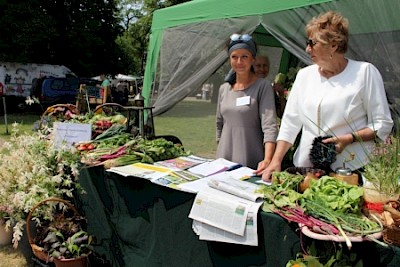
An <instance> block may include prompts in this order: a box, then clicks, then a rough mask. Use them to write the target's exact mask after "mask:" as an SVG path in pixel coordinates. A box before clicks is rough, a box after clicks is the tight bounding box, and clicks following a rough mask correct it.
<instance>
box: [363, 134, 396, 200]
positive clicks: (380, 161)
mask: <svg viewBox="0 0 400 267" xmlns="http://www.w3.org/2000/svg"><path fill="white" fill-rule="evenodd" d="M399 153H400V139H399V137H398V136H396V137H392V138H391V141H390V143H389V144H385V143H376V144H375V147H374V149H373V152H372V153H371V154H368V158H369V163H368V164H367V165H366V166H365V167H364V173H363V175H364V177H365V179H366V180H367V181H368V182H370V183H372V185H373V186H374V187H375V188H376V189H377V190H378V191H379V192H380V193H384V194H387V195H388V196H392V195H396V194H399V193H400V184H399V177H400V163H399V162H400V161H399Z"/></svg>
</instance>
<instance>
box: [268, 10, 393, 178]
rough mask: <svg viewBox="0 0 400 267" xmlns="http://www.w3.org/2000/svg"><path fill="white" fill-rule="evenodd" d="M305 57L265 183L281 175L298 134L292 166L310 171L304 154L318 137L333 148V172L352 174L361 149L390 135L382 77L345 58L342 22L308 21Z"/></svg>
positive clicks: (361, 159)
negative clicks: (344, 170) (277, 173)
mask: <svg viewBox="0 0 400 267" xmlns="http://www.w3.org/2000/svg"><path fill="white" fill-rule="evenodd" d="M306 33H307V37H308V38H307V43H306V52H307V53H308V54H309V55H310V56H311V59H312V61H313V62H314V64H313V65H311V66H308V67H305V68H302V69H301V70H300V71H299V73H298V74H297V76H296V80H295V82H294V84H293V87H292V90H291V93H290V95H289V98H288V101H287V104H286V108H285V113H284V115H283V118H282V122H281V126H280V130H279V134H278V138H277V147H276V150H275V153H274V156H273V158H272V161H271V163H270V164H269V166H268V167H267V168H266V169H265V171H264V173H263V174H262V178H263V180H266V181H267V180H269V179H270V178H271V174H272V173H273V172H274V171H280V170H281V164H282V160H283V158H284V156H285V154H286V153H287V151H288V150H289V148H290V147H291V146H292V145H293V143H294V141H295V139H296V136H297V135H298V133H299V132H300V130H301V131H302V134H301V139H300V144H299V146H298V148H297V150H296V152H295V155H294V158H293V163H294V165H295V166H296V167H312V163H311V161H310V149H311V147H312V142H313V140H314V139H315V138H316V137H319V136H322V137H323V136H325V137H327V136H332V137H330V138H325V139H324V140H323V141H322V142H323V143H326V144H327V143H333V144H334V148H335V150H336V153H337V154H336V161H334V162H333V163H332V164H331V169H332V170H335V169H336V168H338V167H341V166H343V162H344V161H345V160H346V161H347V160H349V159H351V154H354V156H355V158H354V159H353V160H350V161H348V162H347V163H346V167H347V168H350V169H351V170H352V171H355V172H356V173H357V170H359V169H360V168H362V167H363V166H365V164H367V162H368V158H367V153H369V152H368V151H366V149H370V148H371V147H372V144H373V142H374V140H377V139H378V140H382V141H384V140H386V138H387V137H388V135H389V134H390V133H391V131H392V127H393V121H392V118H391V115H390V110H389V105H388V102H387V98H386V94H385V88H384V84H383V80H382V76H381V74H380V73H379V71H378V69H377V68H376V67H375V66H374V65H372V64H370V63H368V62H362V61H355V60H352V59H349V58H346V57H345V53H346V51H347V47H348V39H349V25H348V20H347V19H346V18H344V17H343V16H342V15H341V14H339V13H337V12H334V11H329V12H326V13H323V14H321V15H319V16H317V17H314V18H312V19H311V21H310V22H309V23H308V24H307V26H306Z"/></svg>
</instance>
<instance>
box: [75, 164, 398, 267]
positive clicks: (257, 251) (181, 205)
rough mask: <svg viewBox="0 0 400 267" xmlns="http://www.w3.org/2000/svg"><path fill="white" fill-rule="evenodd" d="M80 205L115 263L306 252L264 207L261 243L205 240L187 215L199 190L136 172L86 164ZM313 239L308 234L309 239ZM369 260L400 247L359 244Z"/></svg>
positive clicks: (382, 259)
mask: <svg viewBox="0 0 400 267" xmlns="http://www.w3.org/2000/svg"><path fill="white" fill-rule="evenodd" d="M80 183H81V185H82V186H83V188H84V189H85V190H86V191H87V194H84V195H80V196H79V197H78V200H79V201H78V202H79V203H80V205H79V209H80V210H81V212H82V213H83V214H84V215H85V216H86V217H87V219H88V231H89V232H90V233H91V234H93V235H94V236H96V239H97V241H96V245H95V254H96V255H98V256H99V257H101V258H102V259H105V260H107V261H108V262H109V263H110V264H111V266H118V267H119V266H146V267H147V266H149V267H151V266H171V267H180V266H190V267H195V266H199V267H207V266H235V267H236V266H271V267H278V266H283V267H284V266H285V264H286V263H287V262H288V261H289V260H290V259H295V258H296V254H297V253H298V252H301V243H300V242H301V240H302V241H303V242H306V241H307V238H306V237H304V236H301V235H300V233H299V231H298V229H297V227H296V225H295V224H290V223H287V222H286V221H285V220H284V219H282V218H281V217H279V216H277V215H275V214H270V213H265V212H262V211H260V212H259V215H258V236H259V245H258V246H256V247H254V246H244V245H239V244H229V243H222V242H212V241H201V240H199V239H198V236H197V235H196V234H195V233H194V231H193V230H192V220H191V219H189V218H188V215H189V212H190V209H191V207H192V204H193V200H194V198H195V195H194V194H190V193H186V192H181V191H177V190H174V189H171V188H167V187H163V186H160V185H156V184H153V183H151V182H150V181H148V180H145V179H141V178H136V177H124V176H121V175H118V174H115V173H110V172H106V171H104V169H103V168H102V167H91V168H85V169H83V170H82V171H81V174H80ZM308 241H309V240H308ZM352 250H353V251H355V252H357V253H358V254H360V255H362V257H363V261H364V266H393V267H394V266H400V249H399V248H397V247H393V246H390V247H389V248H383V247H380V246H379V245H377V244H375V243H372V242H363V243H358V244H354V246H353V249H352Z"/></svg>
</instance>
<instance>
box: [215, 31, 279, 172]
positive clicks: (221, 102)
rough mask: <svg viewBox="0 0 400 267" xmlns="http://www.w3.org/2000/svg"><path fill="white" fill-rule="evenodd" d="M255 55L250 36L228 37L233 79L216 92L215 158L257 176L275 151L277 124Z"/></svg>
mask: <svg viewBox="0 0 400 267" xmlns="http://www.w3.org/2000/svg"><path fill="white" fill-rule="evenodd" d="M256 52H257V48H256V44H255V42H254V41H253V40H252V39H251V36H250V35H247V34H244V35H239V34H234V35H232V36H231V40H230V43H229V46H228V53H229V59H230V64H231V67H232V70H233V71H234V72H235V73H236V79H234V81H230V82H226V83H224V84H223V85H221V87H220V89H219V97H218V105H217V142H218V148H217V158H225V159H227V160H231V161H233V162H236V163H240V164H242V165H244V166H247V167H250V168H253V169H256V174H258V175H260V174H261V173H262V171H263V170H264V169H265V168H266V167H267V166H268V164H269V162H270V161H271V158H272V155H273V153H274V150H275V141H276V136H277V123H276V110H275V103H274V93H273V89H272V86H271V83H270V82H268V80H265V79H260V78H258V77H257V76H256V75H255V73H254V70H253V67H252V65H253V62H254V59H255V57H256Z"/></svg>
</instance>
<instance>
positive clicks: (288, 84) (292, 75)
mask: <svg viewBox="0 0 400 267" xmlns="http://www.w3.org/2000/svg"><path fill="white" fill-rule="evenodd" d="M300 69H301V68H300V67H296V68H294V67H290V68H289V70H288V72H287V73H286V74H285V73H282V72H279V73H278V74H277V75H276V76H275V79H274V88H277V89H276V90H278V91H283V94H284V95H285V97H286V99H287V98H288V96H289V92H290V90H291V89H292V86H293V83H294V80H295V79H296V76H297V73H298V72H299V70H300Z"/></svg>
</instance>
